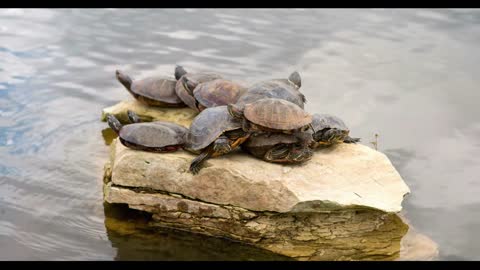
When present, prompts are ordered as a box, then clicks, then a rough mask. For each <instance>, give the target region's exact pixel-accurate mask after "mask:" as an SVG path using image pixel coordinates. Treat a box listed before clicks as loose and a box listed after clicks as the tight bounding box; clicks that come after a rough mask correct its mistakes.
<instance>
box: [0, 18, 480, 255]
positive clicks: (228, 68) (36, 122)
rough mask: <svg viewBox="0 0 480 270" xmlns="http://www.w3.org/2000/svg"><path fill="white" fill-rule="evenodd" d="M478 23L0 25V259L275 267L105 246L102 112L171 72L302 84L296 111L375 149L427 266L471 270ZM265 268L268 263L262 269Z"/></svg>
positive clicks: (203, 251)
mask: <svg viewBox="0 0 480 270" xmlns="http://www.w3.org/2000/svg"><path fill="white" fill-rule="evenodd" d="M478 44H480V10H468V9H461V10H446V9H441V10H426V9H423V10H408V9H407V10H405V9H404V10H363V9H362V10H348V9H344V10H332V9H327V10H298V9H292V10H287V9H284V10H282V9H272V10H268V9H267V10H265V9H264V10H251V9H250V10H242V9H232V10H220V9H215V10H209V9H201V10H181V9H171V10H169V9H165V10H163V9H155V10H141V9H139V10H129V9H120V10H113V9H104V10H94V9H88V10H87V9H85V10H81V9H77V10H48V9H47V10H41V9H35V10H22V9H0V59H2V61H0V250H1V252H0V259H2V260H67V259H68V260H113V259H122V260H129V259H157V260H191V259H202V260H217V259H219V260H225V259H241V260H263V259H272V258H274V259H282V258H280V257H278V256H276V255H272V254H270V253H268V252H260V251H258V250H253V249H250V248H247V247H244V246H241V245H232V244H230V243H228V244H226V243H225V242H223V241H220V240H205V239H203V238H197V237H194V236H191V235H188V234H186V235H183V234H176V233H168V232H165V234H162V235H161V236H158V237H156V238H155V237H142V236H141V235H140V236H135V235H134V234H131V233H129V230H130V229H131V228H126V229H125V230H127V231H126V232H125V233H118V232H110V231H107V229H106V226H105V223H106V222H110V221H109V220H108V218H107V219H106V217H105V213H107V215H109V214H110V212H109V211H110V210H104V205H103V203H102V190H101V185H102V182H101V178H102V168H103V164H104V161H105V160H106V158H107V156H108V148H107V147H106V146H105V142H104V140H103V138H102V133H101V130H102V129H104V128H105V127H106V124H105V123H102V122H100V121H99V117H100V112H101V109H102V108H104V107H107V106H110V105H113V104H115V103H116V102H118V101H120V100H123V99H129V98H131V97H130V96H129V94H128V93H127V92H126V91H125V90H124V89H123V87H122V86H121V85H120V84H119V83H118V82H116V80H115V77H114V70H115V69H117V68H121V69H123V70H125V71H127V72H129V73H131V74H132V75H133V76H134V77H138V78H141V77H144V76H148V75H153V74H161V73H163V74H171V73H172V70H173V67H174V65H175V64H182V65H184V66H185V67H186V68H189V69H192V70H195V69H207V70H212V71H218V72H221V73H223V74H225V75H227V76H231V77H233V78H239V79H243V80H261V79H265V78H274V77H285V76H287V75H288V74H290V72H291V71H293V70H298V71H299V72H300V74H301V75H302V79H303V81H302V83H303V86H302V92H304V93H305V94H306V96H307V99H308V103H307V106H306V109H307V110H309V111H311V112H329V113H333V114H337V115H339V116H341V117H342V118H343V119H344V120H345V121H346V122H347V124H348V125H349V126H350V127H351V129H352V133H353V134H354V135H355V136H359V137H362V138H363V142H364V143H365V144H368V143H369V142H370V141H372V140H373V139H374V134H375V133H378V134H379V150H381V151H383V152H385V153H387V155H388V156H389V157H390V158H391V160H392V162H393V163H394V165H395V166H396V167H397V169H398V170H399V172H400V174H401V175H402V176H403V177H404V179H405V181H406V182H407V184H408V185H409V186H410V188H411V190H412V194H411V195H410V196H408V197H407V198H406V200H405V202H404V206H405V211H404V214H405V215H406V216H407V218H408V219H409V220H411V222H412V225H413V226H414V227H416V228H417V229H418V230H419V231H421V232H422V233H424V234H426V235H428V236H430V237H431V238H432V239H433V240H434V241H435V242H437V243H438V244H439V247H440V258H439V259H441V260H452V259H455V260H457V259H458V260H478V259H480V252H479V250H480V244H479V243H480V235H479V234H478V233H477V230H478V229H477V228H478V227H479V226H480V211H478V209H479V207H480V197H479V196H478V194H480V185H478V181H479V178H478V175H479V171H480V159H479V158H478V156H479V155H480V143H479V142H478V138H479V137H480V118H479V116H478V115H479V114H480V106H478V105H479V100H480V91H478V87H479V85H480V76H479V74H478V70H479V68H480V66H479V63H480V54H479V53H478ZM272 256H273V257H272Z"/></svg>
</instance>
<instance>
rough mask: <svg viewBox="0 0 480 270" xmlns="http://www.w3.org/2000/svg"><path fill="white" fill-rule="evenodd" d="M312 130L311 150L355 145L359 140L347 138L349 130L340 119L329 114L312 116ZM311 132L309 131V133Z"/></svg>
mask: <svg viewBox="0 0 480 270" xmlns="http://www.w3.org/2000/svg"><path fill="white" fill-rule="evenodd" d="M312 127H313V130H314V133H313V132H312V133H313V140H314V142H313V143H312V144H311V147H312V148H317V147H321V146H330V145H333V144H337V143H342V142H343V143H357V142H359V141H360V138H352V137H350V136H349V133H350V130H349V128H348V127H347V125H345V123H344V122H343V120H342V119H340V118H339V117H337V116H334V115H331V114H317V113H316V114H314V115H313V117H312ZM309 132H311V131H309Z"/></svg>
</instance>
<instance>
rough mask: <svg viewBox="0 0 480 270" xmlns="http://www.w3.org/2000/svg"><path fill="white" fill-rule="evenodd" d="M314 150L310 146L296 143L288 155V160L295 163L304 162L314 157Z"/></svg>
mask: <svg viewBox="0 0 480 270" xmlns="http://www.w3.org/2000/svg"><path fill="white" fill-rule="evenodd" d="M312 157H313V151H312V149H310V147H308V146H307V147H305V146H302V145H295V146H293V147H292V148H291V150H290V153H289V154H288V156H287V160H289V161H290V162H294V163H302V162H305V161H308V160H310V159H312Z"/></svg>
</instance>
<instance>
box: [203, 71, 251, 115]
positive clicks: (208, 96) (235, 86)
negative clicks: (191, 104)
mask: <svg viewBox="0 0 480 270" xmlns="http://www.w3.org/2000/svg"><path fill="white" fill-rule="evenodd" d="M245 90H246V87H245V86H244V85H243V84H240V83H238V82H234V81H230V80H225V79H216V80H213V81H208V82H204V83H201V84H199V85H198V86H197V87H195V89H194V90H193V96H194V98H195V100H196V102H195V103H196V104H195V106H196V107H197V109H198V111H202V110H204V109H206V108H210V107H217V106H223V105H228V104H230V103H236V102H237V100H238V98H240V96H241V95H242V94H243V93H244V92H245Z"/></svg>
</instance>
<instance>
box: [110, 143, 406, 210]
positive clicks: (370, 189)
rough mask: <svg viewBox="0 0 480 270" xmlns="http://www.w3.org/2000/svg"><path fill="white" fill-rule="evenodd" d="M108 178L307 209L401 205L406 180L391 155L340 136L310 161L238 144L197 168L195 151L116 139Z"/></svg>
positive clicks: (252, 204)
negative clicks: (272, 156) (277, 159)
mask: <svg viewBox="0 0 480 270" xmlns="http://www.w3.org/2000/svg"><path fill="white" fill-rule="evenodd" d="M112 147H113V148H114V149H113V151H112V152H113V157H112V158H113V160H112V164H113V167H112V183H113V184H115V185H120V186H125V187H145V188H152V189H155V190H162V191H166V192H170V193H176V194H182V195H184V196H186V197H188V198H192V199H196V200H201V201H205V202H210V203H215V204H220V205H232V206H239V207H243V208H245V209H250V210H255V211H276V212H311V211H324V209H332V208H374V209H378V210H381V211H384V212H399V211H400V210H401V209H402V205H401V203H402V200H403V197H404V196H405V195H406V194H408V193H409V188H408V187H407V185H406V184H405V183H404V182H403V180H402V178H401V177H400V175H399V174H398V173H397V171H396V170H395V168H394V167H393V166H392V164H391V163H390V161H389V160H388V158H387V157H386V156H385V155H384V154H382V153H380V152H377V151H375V150H373V149H371V148H369V147H367V146H364V145H360V144H357V145H355V144H342V145H339V146H337V147H334V148H331V149H327V150H318V151H316V153H315V155H314V157H313V158H312V160H310V161H309V162H307V163H305V164H303V165H300V166H298V165H297V166H285V165H279V164H273V163H268V162H264V161H261V160H258V159H255V158H253V157H251V156H248V155H247V154H245V153H242V152H236V153H233V154H230V155H226V156H223V157H219V158H214V159H209V160H208V161H207V162H205V163H206V164H205V166H204V168H203V169H202V170H201V171H200V173H199V174H198V175H192V174H191V173H190V172H189V171H188V167H189V165H190V162H191V160H192V159H193V158H194V157H195V156H194V155H193V154H190V153H188V152H186V151H177V152H174V153H169V154H157V153H148V152H142V151H135V150H131V149H128V148H126V147H124V146H123V145H122V144H121V143H114V144H113V145H112Z"/></svg>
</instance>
